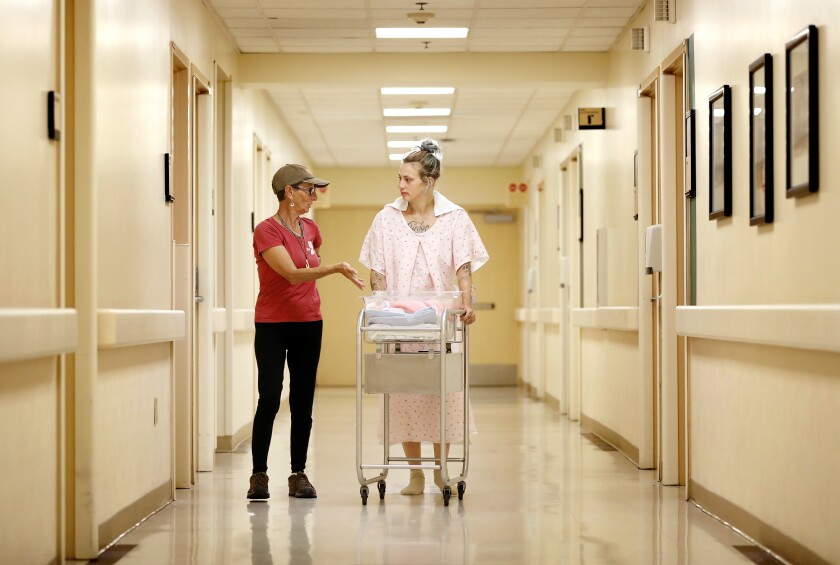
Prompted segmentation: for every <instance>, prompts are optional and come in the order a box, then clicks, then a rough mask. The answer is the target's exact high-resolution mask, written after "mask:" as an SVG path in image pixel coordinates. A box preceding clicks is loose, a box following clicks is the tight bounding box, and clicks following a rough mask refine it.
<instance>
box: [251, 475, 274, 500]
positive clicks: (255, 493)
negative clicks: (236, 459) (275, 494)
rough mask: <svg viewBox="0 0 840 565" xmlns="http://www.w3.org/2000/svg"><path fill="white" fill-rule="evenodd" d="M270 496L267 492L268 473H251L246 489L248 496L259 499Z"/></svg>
mask: <svg viewBox="0 0 840 565" xmlns="http://www.w3.org/2000/svg"><path fill="white" fill-rule="evenodd" d="M269 496H271V495H270V494H268V475H266V474H265V473H254V474H253V475H251V488H249V489H248V498H252V499H261V498H268V497H269Z"/></svg>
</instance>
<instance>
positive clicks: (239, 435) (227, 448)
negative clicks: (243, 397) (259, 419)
mask: <svg viewBox="0 0 840 565" xmlns="http://www.w3.org/2000/svg"><path fill="white" fill-rule="evenodd" d="M253 427H254V424H253V422H248V423H246V424H245V425H243V426H242V427H241V428H239V429H238V430H237V431H236V433H234V434H233V435H232V436H217V437H216V453H232V452H234V451H236V449H237V448H238V447H239V446H240V445H242V442H243V441H245V440H246V439H248V438H249V437H251V430H252V429H253Z"/></svg>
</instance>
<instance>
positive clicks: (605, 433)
mask: <svg viewBox="0 0 840 565" xmlns="http://www.w3.org/2000/svg"><path fill="white" fill-rule="evenodd" d="M580 427H581V428H586V429H588V430H591V431H592V432H593V433H594V434H595V435H596V436H598V437H600V438H601V439H603V440H604V441H606V442H607V443H609V444H610V445H612V446H613V447H615V448H616V449H618V450H619V451H621V452H622V453H623V454H624V455H625V456H626V457H627V458H628V459H630V461H632V462H633V463H635V464H636V466H637V467H638V466H639V448H638V447H637V446H635V445H633V443H631V442H630V441H629V440H627V438H625V437H624V436H622V435H621V434H619V433H618V432H615V431H614V430H612V429H610V428H608V427H607V426H605V425H604V424H602V423H601V422H599V421H597V420H594V419H592V418H590V417H589V416H587V415H586V414H581V415H580Z"/></svg>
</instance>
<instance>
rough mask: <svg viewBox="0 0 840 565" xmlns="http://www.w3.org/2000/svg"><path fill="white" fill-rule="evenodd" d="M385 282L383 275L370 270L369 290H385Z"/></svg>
mask: <svg viewBox="0 0 840 565" xmlns="http://www.w3.org/2000/svg"><path fill="white" fill-rule="evenodd" d="M386 288H387V284H386V282H385V275H383V274H382V273H380V272H377V271H374V270H371V271H370V289H371V290H385V289H386Z"/></svg>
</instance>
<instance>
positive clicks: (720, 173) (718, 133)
mask: <svg viewBox="0 0 840 565" xmlns="http://www.w3.org/2000/svg"><path fill="white" fill-rule="evenodd" d="M731 215H732V94H731V89H730V88H729V85H728V84H724V85H723V86H721V87H720V88H719V89H717V90H716V91H715V92H714V93H712V95H711V96H709V219H710V220H716V219H718V218H722V217H724V216H731Z"/></svg>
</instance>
